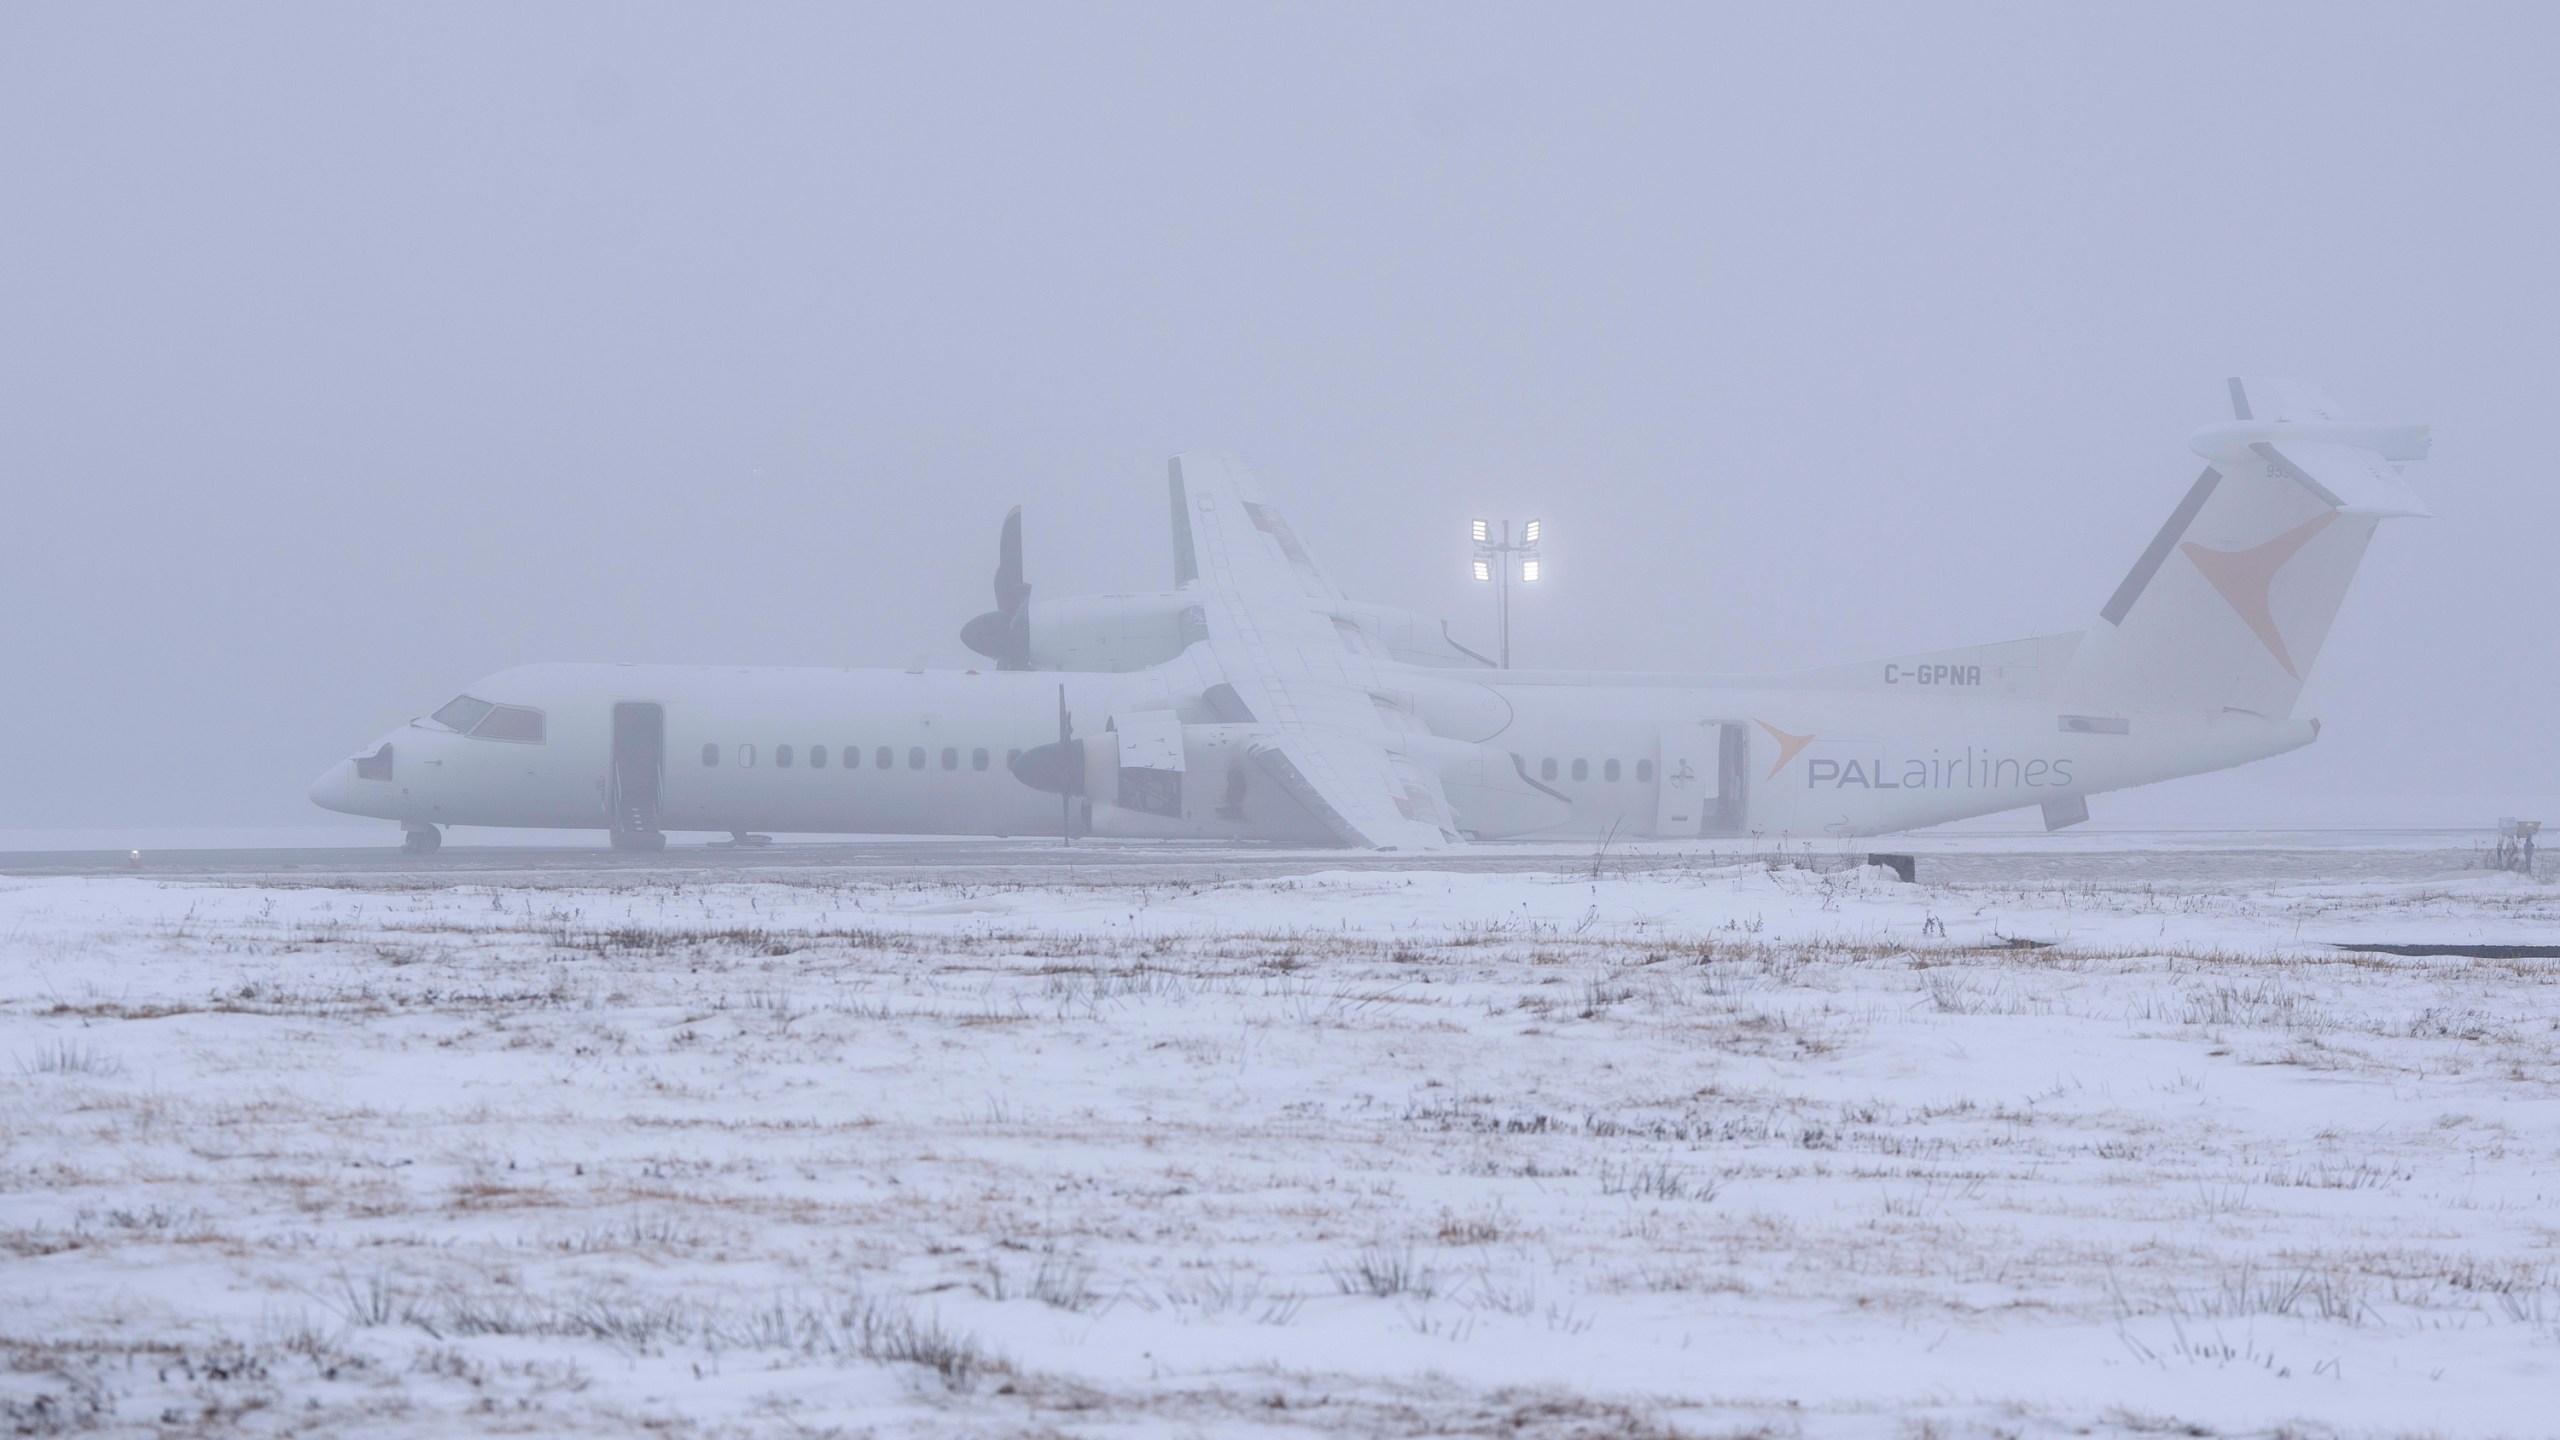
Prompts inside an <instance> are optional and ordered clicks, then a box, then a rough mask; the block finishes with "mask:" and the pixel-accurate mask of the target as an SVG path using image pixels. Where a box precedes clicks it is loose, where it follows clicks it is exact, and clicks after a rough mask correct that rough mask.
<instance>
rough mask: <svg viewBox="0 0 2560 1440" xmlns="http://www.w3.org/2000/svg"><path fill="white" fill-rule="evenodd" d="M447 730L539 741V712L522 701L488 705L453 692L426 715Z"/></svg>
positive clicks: (479, 737)
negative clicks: (453, 695)
mask: <svg viewBox="0 0 2560 1440" xmlns="http://www.w3.org/2000/svg"><path fill="white" fill-rule="evenodd" d="M427 718H428V719H431V720H433V721H435V722H436V723H437V724H439V725H442V726H444V727H446V728H447V729H450V730H459V731H461V732H462V733H463V734H465V735H470V736H474V737H476V738H478V739H482V740H516V741H522V742H524V743H527V744H532V745H539V744H541V743H542V733H543V723H542V712H541V711H539V710H529V709H526V708H525V707H524V706H522V705H492V704H490V703H489V702H488V701H486V700H482V699H480V698H478V697H477V696H472V695H456V696H455V697H453V698H452V699H451V700H448V701H446V702H445V706H444V708H443V709H441V710H438V711H437V712H436V713H435V714H433V715H431V716H428V717H427Z"/></svg>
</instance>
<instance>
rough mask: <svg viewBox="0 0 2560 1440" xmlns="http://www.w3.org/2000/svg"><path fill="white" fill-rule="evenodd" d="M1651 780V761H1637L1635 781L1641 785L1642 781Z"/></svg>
mask: <svg viewBox="0 0 2560 1440" xmlns="http://www.w3.org/2000/svg"><path fill="white" fill-rule="evenodd" d="M1652 778H1653V762H1652V761H1650V760H1639V761H1637V762H1636V780H1637V781H1638V782H1639V783H1642V782H1644V781H1648V780H1651V779H1652Z"/></svg>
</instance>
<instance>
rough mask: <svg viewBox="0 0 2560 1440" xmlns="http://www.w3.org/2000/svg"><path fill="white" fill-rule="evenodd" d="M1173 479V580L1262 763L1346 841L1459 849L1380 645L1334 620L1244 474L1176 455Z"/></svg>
mask: <svg viewBox="0 0 2560 1440" xmlns="http://www.w3.org/2000/svg"><path fill="white" fill-rule="evenodd" d="M1172 472H1173V473H1172V491H1173V513H1174V556H1175V559H1174V564H1175V570H1176V573H1177V575H1180V576H1182V578H1183V579H1184V581H1185V588H1186V589H1189V590H1191V591H1192V592H1193V593H1195V594H1196V595H1198V597H1199V600H1200V608H1201V622H1202V629H1203V630H1204V631H1205V632H1206V635H1207V640H1206V643H1207V645H1208V646H1209V651H1210V654H1211V656H1212V657H1213V658H1214V659H1215V660H1216V661H1217V664H1218V668H1219V669H1220V670H1221V671H1222V672H1224V674H1225V676H1226V682H1227V684H1229V685H1231V686H1233V687H1234V689H1235V692H1236V698H1237V699H1238V700H1240V701H1241V702H1242V703H1243V705H1244V707H1245V709H1247V710H1248V711H1250V712H1251V713H1252V716H1253V719H1254V721H1255V722H1256V723H1257V724H1259V725H1260V726H1261V727H1262V728H1263V730H1264V731H1265V733H1266V735H1267V737H1268V738H1267V740H1266V741H1265V743H1264V745H1263V747H1262V749H1260V750H1259V751H1258V752H1257V753H1256V755H1255V761H1256V763H1257V764H1259V765H1260V766H1261V767H1262V769H1263V771H1264V773H1266V774H1268V775H1269V776H1270V777H1271V778H1272V779H1273V780H1274V781H1275V782H1277V783H1278V784H1279V785H1280V786H1281V787H1282V788H1284V789H1286V790H1288V791H1289V792H1290V793H1291V794H1292V795H1294V796H1296V797H1297V799H1298V800H1299V802H1300V803H1302V804H1304V805H1305V806H1306V807H1307V809H1308V811H1309V812H1310V813H1311V814H1313V815H1315V816H1316V818H1318V819H1319V820H1321V821H1323V822H1324V824H1325V825H1326V827H1327V828H1328V829H1330V830H1332V831H1333V833H1334V836H1335V838H1336V839H1338V840H1340V841H1342V842H1343V843H1344V844H1346V845H1364V846H1368V847H1370V848H1372V849H1379V850H1436V849H1439V848H1441V847H1443V846H1445V845H1447V844H1449V843H1450V842H1451V841H1452V840H1454V839H1455V838H1456V836H1457V831H1456V826H1455V823H1454V822H1453V820H1452V819H1451V815H1450V810H1449V801H1448V797H1447V796H1446V795H1445V794H1444V793H1443V792H1442V790H1441V788H1440V781H1439V777H1438V776H1436V775H1434V774H1432V773H1431V772H1430V771H1429V770H1428V769H1426V768H1425V767H1424V766H1422V765H1420V764H1418V763H1416V762H1415V761H1414V760H1413V759H1411V758H1410V757H1409V756H1407V755H1406V754H1405V753H1404V750H1405V744H1404V742H1405V741H1406V740H1407V739H1408V738H1409V737H1413V738H1418V737H1424V736H1427V735H1428V734H1429V731H1427V730H1426V729H1425V728H1424V727H1423V725H1422V723H1421V722H1420V721H1419V720H1417V719H1415V718H1414V717H1413V716H1412V715H1411V714H1410V713H1408V712H1407V711H1406V710H1404V709H1402V708H1400V707H1399V706H1398V705H1397V703H1396V702H1395V701H1394V699H1393V698H1392V693H1391V689H1390V687H1389V686H1388V684H1387V683H1386V680H1385V675H1384V671H1383V669H1382V666H1383V665H1384V663H1385V657H1384V656H1383V655H1382V654H1381V653H1380V652H1379V650H1378V649H1377V642H1376V641H1375V640H1374V639H1372V638H1371V637H1370V636H1369V635H1368V634H1366V633H1365V632H1364V631H1362V630H1361V629H1360V628H1359V627H1358V626H1356V625H1353V624H1351V623H1349V622H1348V621H1345V620H1341V619H1338V618H1336V616H1335V614H1334V612H1335V610H1336V609H1337V608H1338V607H1339V606H1340V604H1341V602H1342V592H1341V591H1339V590H1337V589H1335V588H1334V584H1333V582H1332V581H1331V580H1330V579H1327V578H1326V576H1325V574H1324V571H1323V570H1322V569H1321V568H1319V567H1318V566H1317V565H1316V563H1315V560H1314V558H1313V557H1311V556H1310V555H1308V554H1307V551H1306V547H1305V546H1303V545H1301V544H1299V543H1298V537H1297V535H1296V534H1295V533H1294V532H1292V531H1291V530H1290V529H1289V522H1288V521H1287V520H1285V519H1283V518H1282V517H1281V515H1280V512H1279V511H1277V510H1275V509H1273V508H1272V507H1271V505H1270V503H1269V502H1267V501H1265V500H1264V499H1263V498H1262V493H1261V490H1260V487H1258V486H1256V485H1255V484H1254V481H1253V476H1252V475H1251V474H1250V473H1249V472H1248V471H1246V469H1245V468H1244V467H1243V466H1242V465H1240V464H1238V463H1236V461H1234V460H1233V459H1230V458H1228V457H1227V456H1224V455H1215V454H1204V453H1196V452H1195V453H1192V454H1185V455H1177V456H1175V457H1174V459H1173V465H1172ZM1185 572H1187V573H1185Z"/></svg>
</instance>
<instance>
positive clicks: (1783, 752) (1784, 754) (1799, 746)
mask: <svg viewBox="0 0 2560 1440" xmlns="http://www.w3.org/2000/svg"><path fill="white" fill-rule="evenodd" d="M1751 723H1752V724H1754V725H1757V726H1759V727H1760V728H1761V729H1763V730H1766V731H1768V732H1769V738H1771V739H1773V740H1775V741H1777V742H1778V763H1777V764H1775V765H1772V766H1770V767H1769V777H1768V778H1770V779H1772V780H1775V779H1777V778H1778V772H1779V771H1781V770H1784V769H1786V768H1787V762H1788V761H1790V760H1793V759H1794V758H1796V757H1797V756H1798V755H1801V754H1803V753H1804V747H1806V746H1807V745H1810V744H1812V743H1813V737H1812V736H1810V735H1790V734H1788V733H1787V732H1786V731H1784V730H1781V729H1779V728H1778V727H1777V726H1775V725H1772V724H1770V723H1769V722H1768V721H1766V720H1754V721H1752V722H1751Z"/></svg>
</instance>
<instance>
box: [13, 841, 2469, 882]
mask: <svg viewBox="0 0 2560 1440" xmlns="http://www.w3.org/2000/svg"><path fill="white" fill-rule="evenodd" d="M1871 850H1872V851H1879V852H1881V851H1893V852H1898V853H1905V854H1916V855H1917V856H1918V859H1919V878H1920V879H1921V880H1922V881H1924V882H1927V883H1935V884H1960V885H1994V886H1996V885H2000V884H2004V883H2027V884H2052V883H2056V882H2062V883H2072V882H2087V883H2091V884H2099V885H2110V886H2114V885H2160V886H2163V887H2166V888H2169V889H2172V890H2178V891H2198V892H2211V891H2219V890H2224V889H2228V888H2232V887H2238V886H2257V885H2271V884H2306V883H2354V882H2389V881H2410V880H2424V879H2429V878H2436V877H2446V876H2453V875H2459V874H2462V873H2464V872H2465V871H2471V872H2473V873H2477V870H2478V868H2479V860H2480V853H2479V848H2478V846H2477V845H2476V844H2466V843H2462V842H2461V841H2460V840H2459V839H2458V838H2457V837H2455V836H2452V835H2448V834H2430V833H2426V832H2400V833H2396V834H2388V835H2372V836H2361V837H2359V836H2356V835H2353V834H2351V833H2348V832H2306V833H2301V834H2292V835H2284V836H2265V835H2240V834H2235V835H2231V836H2228V837H2222V838H2219V839H2217V838H2216V837H2212V836H2206V835H2197V834H2192V833H2190V834H2185V835H2177V836H2161V835H2152V836H2145V835H2119V836H2104V835H2079V836H2067V837H2066V836H2018V835H1971V836H1949V835H1916V836H1901V837H1883V838H1878V839H1873V840H1863V841H1851V842H1818V843H1814V844H1805V843H1802V842H1797V843H1792V844H1751V843H1747V842H1745V843H1734V844H1728V845H1725V846H1721V847H1718V846H1709V845H1700V846H1691V847H1680V846H1671V845H1662V844H1645V845H1636V846H1616V847H1610V848H1609V849H1607V850H1606V851H1605V852H1603V851H1602V850H1601V848H1600V847H1598V846H1595V845H1591V844H1588V843H1585V844H1581V845H1554V844H1540V845H1499V844H1486V845H1474V846H1469V847H1466V848H1464V849H1460V850H1454V851H1448V852H1443V853H1438V854H1428V855H1422V854H1416V855H1403V854H1377V853H1369V852H1357V851H1339V850H1303V849H1292V848H1282V847H1269V848H1253V847H1237V846H1232V845H1223V844H1168V843H1164V842H1153V841H1149V842H1137V841H1113V840H1083V841H1079V842H1078V843H1077V844H1075V845H1074V846H1072V847H1068V846H1062V845H1060V844H1059V843H1058V842H1057V841H1055V840H896V839H886V840H861V841H836V842H813V843H791V842H780V843H776V844H773V845H769V846H756V847H735V846H727V845H706V844H700V843H694V844H678V845H674V846H671V847H670V848H669V849H667V850H665V851H664V852H661V853H658V854H654V855H635V854H625V853H621V852H617V851H614V850H610V849H607V848H605V847H604V846H602V845H600V844H599V845H595V846H591V847H579V846H541V847H534V846H527V847H521V848H519V847H507V846H494V845H469V846H449V847H447V848H446V849H445V850H444V851H442V852H441V853H438V854H435V855H429V856H414V855H408V854H405V853H403V852H402V851H400V850H399V849H398V848H397V847H395V846H366V847H346V848H336V849H222V850H165V851H147V852H144V853H143V855H142V857H141V859H140V861H139V862H138V863H137V862H136V861H135V860H134V859H133V858H132V856H131V855H130V854H128V853H127V852H123V851H107V850H64V851H16V852H0V875H8V876H39V875H132V874H143V875H155V876H163V877H167V878H170V879H190V880H195V879H241V880H252V879H264V878H277V879H284V878H302V879H316V878H321V877H328V876H394V875H397V876H410V877H416V878H418V879H422V880H428V881H430V882H432V881H435V880H443V881H447V882H451V883H475V882H476V883H485V882H489V881H498V882H501V883H522V882H524V881H527V880H536V879H541V878H549V879H554V880H558V881H562V882H569V883H577V882H580V881H595V880H609V879H612V880H642V879H647V878H651V877H665V878H668V879H671V880H672V879H679V878H680V879H686V880H702V879H711V878H719V879H737V880H751V879H756V878H759V877H770V878H774V879H788V878H790V877H792V876H794V875H799V874H805V873H809V872H826V873H830V874H837V875H879V876H889V875H901V876H917V875H931V876H932V877H933V878H935V879H937V880H945V881H953V882H968V881H998V880H1001V881H1007V882H1013V883H1020V882H1023V881H1026V880H1071V879H1079V878H1089V879H1091V880H1094V881H1099V882H1104V883H1133V882H1134V883H1145V882H1151V881H1162V880H1186V879H1187V880H1194V881H1197V880H1204V879H1208V880H1214V879H1229V878H1249V877H1256V876H1273V875H1291V874H1305V873H1308V872H1311V871H1319V870H1411V869H1427V870H1457V871H1473V872H1487V871H1494V872H1500V871H1537V872H1550V873H1552V872H1576V871H1584V870H1588V869H1590V868H1591V867H1592V866H1593V865H1594V864H1595V863H1596V864H1598V865H1600V866H1601V867H1603V868H1604V869H1605V870H1606V871H1607V872H1608V873H1612V874H1641V873H1646V872H1679V871H1684V870H1698V869H1704V868H1709V867H1714V866H1721V865H1733V864H1746V863H1755V862H1765V861H1769V860H1772V859H1784V860H1787V861H1790V862H1794V863H1810V864H1813V865H1815V866H1817V867H1821V868H1827V867H1831V866H1836V865H1841V864H1849V863H1855V862H1856V861H1857V860H1858V859H1859V858H1861V857H1862V856H1863V855H1864V854H1865V853H1866V852H1868V851H1871Z"/></svg>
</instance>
